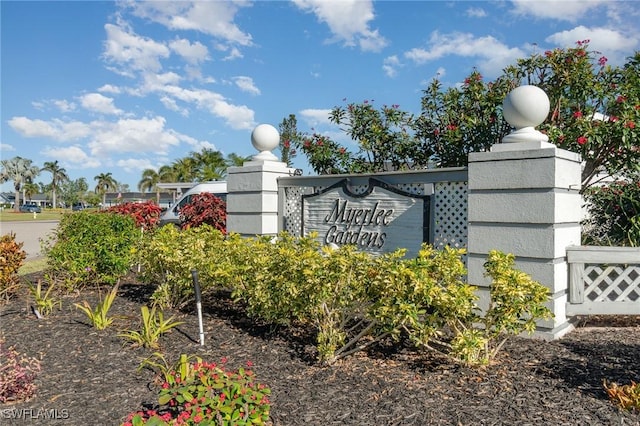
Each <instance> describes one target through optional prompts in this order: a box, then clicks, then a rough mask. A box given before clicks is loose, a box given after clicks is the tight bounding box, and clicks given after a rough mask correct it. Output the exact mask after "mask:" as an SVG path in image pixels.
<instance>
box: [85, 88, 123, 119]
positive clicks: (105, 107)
mask: <svg viewBox="0 0 640 426" xmlns="http://www.w3.org/2000/svg"><path fill="white" fill-rule="evenodd" d="M80 104H81V105H82V107H83V108H85V109H87V110H89V111H94V112H99V113H101V114H113V115H119V114H122V110H121V109H118V108H116V107H115V105H113V98H108V97H106V96H104V95H101V94H100V93H87V94H86V95H82V96H81V97H80Z"/></svg>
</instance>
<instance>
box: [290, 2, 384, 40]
mask: <svg viewBox="0 0 640 426" xmlns="http://www.w3.org/2000/svg"><path fill="white" fill-rule="evenodd" d="M293 2H294V4H295V5H296V6H298V8H300V9H301V10H303V11H305V12H312V13H313V14H314V15H316V17H317V19H318V20H319V21H320V22H324V23H326V24H327V25H328V26H329V30H330V31H331V33H332V34H333V35H334V39H333V40H330V41H342V42H343V43H344V44H345V45H346V46H356V45H358V46H359V47H360V49H361V50H363V51H370V52H379V51H380V50H382V49H383V48H384V47H385V46H386V45H387V44H388V42H387V40H386V39H385V38H384V37H383V36H382V35H380V33H379V32H378V30H377V29H376V30H372V29H371V28H370V27H369V22H370V21H372V20H373V19H374V18H375V14H374V13H373V3H372V2H371V1H370V0H367V1H363V0H342V1H339V2H337V1H325V0H294V1H293Z"/></svg>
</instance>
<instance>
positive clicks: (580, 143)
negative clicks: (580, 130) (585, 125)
mask: <svg viewBox="0 0 640 426" xmlns="http://www.w3.org/2000/svg"><path fill="white" fill-rule="evenodd" d="M577 142H578V145H584V144H586V143H587V138H585V137H584V136H580V137H579V138H578V139H577Z"/></svg>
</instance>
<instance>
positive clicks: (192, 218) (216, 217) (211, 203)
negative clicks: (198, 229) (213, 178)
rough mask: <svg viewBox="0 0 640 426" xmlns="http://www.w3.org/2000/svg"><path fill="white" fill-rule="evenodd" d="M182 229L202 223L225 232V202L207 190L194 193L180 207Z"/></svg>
mask: <svg viewBox="0 0 640 426" xmlns="http://www.w3.org/2000/svg"><path fill="white" fill-rule="evenodd" d="M180 223H181V226H182V229H189V228H193V227H195V226H200V225H202V224H205V223H206V224H207V225H211V226H213V227H214V228H215V229H217V230H218V231H220V232H222V233H226V232H227V204H226V203H225V202H224V201H223V200H222V199H220V198H218V197H216V196H215V195H213V194H210V193H208V192H203V193H201V194H196V195H194V196H193V197H192V198H191V201H190V202H189V203H188V204H185V205H184V206H183V207H182V208H181V209H180Z"/></svg>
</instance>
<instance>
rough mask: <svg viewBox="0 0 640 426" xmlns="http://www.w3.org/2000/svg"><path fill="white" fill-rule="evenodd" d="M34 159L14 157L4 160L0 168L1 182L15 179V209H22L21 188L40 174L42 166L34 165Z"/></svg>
mask: <svg viewBox="0 0 640 426" xmlns="http://www.w3.org/2000/svg"><path fill="white" fill-rule="evenodd" d="M31 163H32V161H31V160H29V159H27V158H22V157H14V158H12V159H10V160H2V161H1V162H0V164H2V169H0V183H4V182H7V181H10V180H11V181H13V188H14V189H15V202H14V206H13V208H14V210H16V211H19V210H20V188H21V187H22V185H23V184H24V183H26V182H27V181H28V180H29V179H33V178H35V177H36V176H38V175H39V174H40V168H39V167H37V166H33V165H32V164H31Z"/></svg>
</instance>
